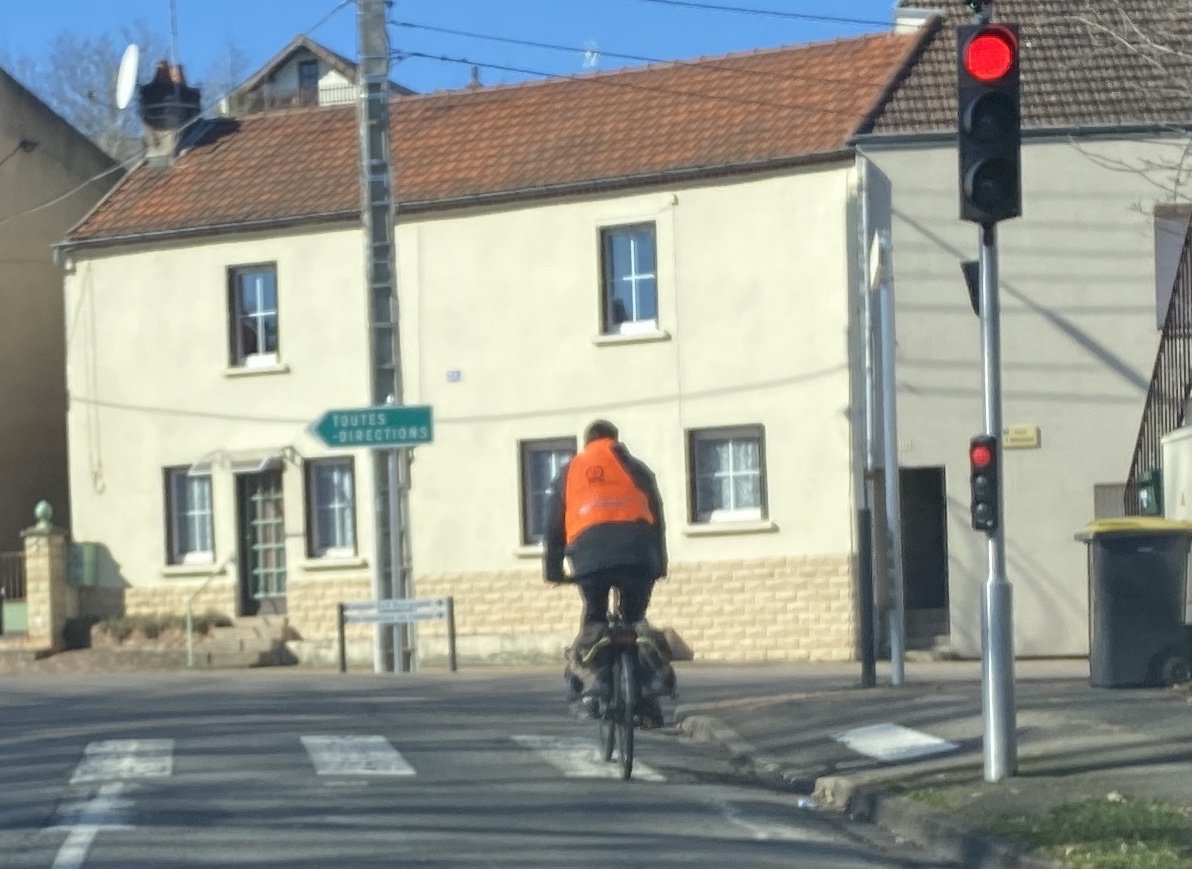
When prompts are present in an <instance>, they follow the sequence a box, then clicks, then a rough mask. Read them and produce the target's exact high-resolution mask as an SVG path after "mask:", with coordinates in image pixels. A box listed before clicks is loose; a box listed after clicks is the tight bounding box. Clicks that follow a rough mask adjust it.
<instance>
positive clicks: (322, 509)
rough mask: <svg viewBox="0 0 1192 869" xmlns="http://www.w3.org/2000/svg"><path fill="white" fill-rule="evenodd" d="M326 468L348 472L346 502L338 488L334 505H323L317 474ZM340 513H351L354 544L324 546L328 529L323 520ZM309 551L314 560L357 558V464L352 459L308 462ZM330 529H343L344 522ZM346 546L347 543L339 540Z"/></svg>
mask: <svg viewBox="0 0 1192 869" xmlns="http://www.w3.org/2000/svg"><path fill="white" fill-rule="evenodd" d="M324 468H330V469H344V468H346V469H347V475H348V484H349V489H350V491H349V493H348V494H347V496H346V500H339V497H340V495H341V494H342V493H341V492H340V491H339V490H338V487H337V488H336V500H334V501H333V502H331V503H330V504H321V503H319V485H318V480H317V475H318V473H319V471H320V470H322V469H324ZM336 510H346V511H347V517H346V518H347V527H348V528H349V529H350V533H351V535H352V539H351V545H350V546H345V545H324V544H325V543H326V542H327V540H326V537H327V535H326V533H325V532H326V530H327V526H325V525H324V524H323V519H322V517H323V516H324V515H326V514H328V513H330V514H332V515H334V513H335V511H336ZM306 517H307V520H306V521H307V528H306V552H307V555H308V556H309V557H311V558H353V557H355V555H356V550H357V546H358V541H357V535H356V463H355V461H354V460H353V459H352V458H351V457H350V456H348V457H338V456H336V457H327V458H321V459H308V460H307V462H306ZM330 521H331V526H330V527H340V525H339V522H340V521H342V519H333V520H330ZM336 543H338V544H342V543H343V541H336Z"/></svg>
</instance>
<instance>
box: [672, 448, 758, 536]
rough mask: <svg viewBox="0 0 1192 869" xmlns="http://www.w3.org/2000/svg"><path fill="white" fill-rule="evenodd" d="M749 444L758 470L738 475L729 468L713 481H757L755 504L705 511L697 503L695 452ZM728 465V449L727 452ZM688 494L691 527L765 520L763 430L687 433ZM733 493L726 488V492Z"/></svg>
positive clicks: (696, 455) (697, 476) (738, 472)
mask: <svg viewBox="0 0 1192 869" xmlns="http://www.w3.org/2000/svg"><path fill="white" fill-rule="evenodd" d="M743 440H750V441H756V442H757V452H758V466H757V468H756V469H752V470H744V471H738V470H737V469H735V468H732V467H731V466H730V467H729V468H728V469H726V470H721V471H717V472H716V473H715V474H714V475H713V476H714V477H723V476H727V477H729V478H732V477H736V476H743V475H745V474H749V475H753V476H756V477H757V492H758V504H757V505H756V506H752V507H738V506H736V505H732V506H729V507H720V508H715V509H711V510H709V509H706V505H703V504H701V503H700V501H699V482H700V477H699V451H700V448H701V446H705V447H706V446H707V445H709V444H712V445H714V444H720V443H723V442H725V441H728V442H729V443H730V444H731V443H732V442H734V441H743ZM729 456H730V465H731V456H732V449H731V446H730V449H729ZM687 475H688V490H689V493H690V510H689V514H690V518H691V522H692V524H698V525H706V524H716V523H727V522H760V521H762V520H764V519H766V518H767V514H768V510H769V508H768V505H767V481H766V436H765V428H764V427H763V426H761V425H742V426H724V427H719V428H700V429H691V430H689V431H688V449H687ZM732 491H734V489H732V488H731V487H730V492H732Z"/></svg>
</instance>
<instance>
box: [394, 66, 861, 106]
mask: <svg viewBox="0 0 1192 869" xmlns="http://www.w3.org/2000/svg"><path fill="white" fill-rule="evenodd" d="M411 57H414V58H423V59H425V60H438V61H441V62H443V63H454V64H459V65H461V66H469V67H471V66H476V67H480V68H482V69H495V70H500V71H502V72H513V73H517V74H519V75H535V76H539V77H541V78H554V79H558V80H559V81H572V82H576V83H577V84H591V85H597V86H603V87H616V88H626V89H628V90H639V91H651V92H654V93H660V94H669V95H670V96H679V97H690V98H692V99H701V100H715V101H717V102H728V103H739V104H741V105H754V106H762V107H764V108H767V109H783V110H785V111H791V112H808V113H810V114H822V115H839V116H840V117H842V118H854V117H856V118H859V117H860V114H861V112H859V111H848V112H846V111H840V110H837V109H829V108H825V107H823V106H806V105H793V104H791V103H776V102H772V101H770V100H755V99H749V98H748V97H730V96H722V95H720V94H709V93H703V92H700V91H686V90H678V89H676V88H665V87H655V86H652V85H643V84H638V83H635V82H631V81H625V80H623V79H620V78H614V77H613V76H611V75H608V74H596V75H559V74H558V73H553V72H543V71H542V70H538V69H527V68H525V67H519V66H508V65H506V64H500V63H483V62H481V61H477V60H469V59H468V58H466V57H448V56H446V55H442V54H428V53H426V52H422V51H398V52H394V58H395V59H396V60H399V61H400V60H405V59H406V58H411Z"/></svg>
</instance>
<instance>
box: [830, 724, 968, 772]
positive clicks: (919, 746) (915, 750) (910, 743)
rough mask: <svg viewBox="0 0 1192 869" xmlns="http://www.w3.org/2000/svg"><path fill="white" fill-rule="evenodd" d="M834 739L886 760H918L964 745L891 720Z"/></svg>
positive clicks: (853, 748)
mask: <svg viewBox="0 0 1192 869" xmlns="http://www.w3.org/2000/svg"><path fill="white" fill-rule="evenodd" d="M834 738H835V739H836V741H837V742H841V743H843V744H844V745H847V746H848V747H849V748H851V749H852V750H853V751H855V752H857V753H858V754H863V755H865V756H866V757H872V758H875V759H877V760H880V761H884V762H886V763H898V762H900V761H907V760H917V759H918V758H921V757H930V756H931V755H935V754H946V753H947V752H949V751H956V750H957V749H958V748H960V746H958V745H957V744H956V743H955V742H948V741H947V740H946V739H940V738H939V737H937V736H932V735H931V734H930V733H923V732H922V731H920V730H912V729H911V728H909V727H903V726H902V725H899V724H893V723H889V722H887V723H885V724H871V725H869V726H868V727H854V728H853V729H852V730H846V731H844V732H843V733H838V734H836V736H835V737H834Z"/></svg>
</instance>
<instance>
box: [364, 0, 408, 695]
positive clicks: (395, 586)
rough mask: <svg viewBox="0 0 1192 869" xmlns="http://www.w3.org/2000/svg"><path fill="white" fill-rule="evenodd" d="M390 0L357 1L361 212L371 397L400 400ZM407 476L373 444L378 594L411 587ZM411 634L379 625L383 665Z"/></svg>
mask: <svg viewBox="0 0 1192 869" xmlns="http://www.w3.org/2000/svg"><path fill="white" fill-rule="evenodd" d="M385 7H386V2H385V0H358V2H357V27H358V31H359V33H358V38H359V42H360V63H359V67H358V70H359V85H360V104H359V111H358V118H359V124H360V157H361V175H360V189H361V200H362V201H361V218H362V223H363V225H364V237H365V246H366V273H367V282H368V284H367V285H368V317H369V352H370V367H371V372H372V403H373V404H374V405H384V404H397V405H400V404H402V402H403V397H402V372H401V334H400V315H399V306H398V298H397V271H396V239H395V226H396V223H397V210H396V207H395V203H394V196H393V176H392V172H391V171H390V165H389V162H390V152H389V32H388V29H387V27H386V22H385ZM408 482H409V453H408V451H407V450H404V449H391V450H374V451H373V488H374V496H375V497H374V499H373V503H374V516H375V523H374V529H375V530H374V534H375V540H376V545H375V550H374V551H375V553H376V564H375V565H374V574H373V594H374V597H375V598H376V599H377V600H380V599H382V598H384V597H409V596H410V595H411V585H412V583H411V579H410V578H411V576H412V569H411V565H410V553H409V539H408V516H409V485H408ZM408 636H409V628H408V626H407V625H404V624H403V625H400V626H398V627H397V628H390V629H388V630H386V628H385V627H384V626H383V625H380V624H378V625H377V627H376V634H375V637H374V643H373V666H374V669H375V670H376V672H378V673H379V672H384V671H385V670H387V669H390V667H392V669H394V670H398V671H400V672H407V671H408V668H409V661H410V659H411V658H412V654H411V652H410V649H411V648H412V644H411V643H409V642H408V641H407V638H408Z"/></svg>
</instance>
